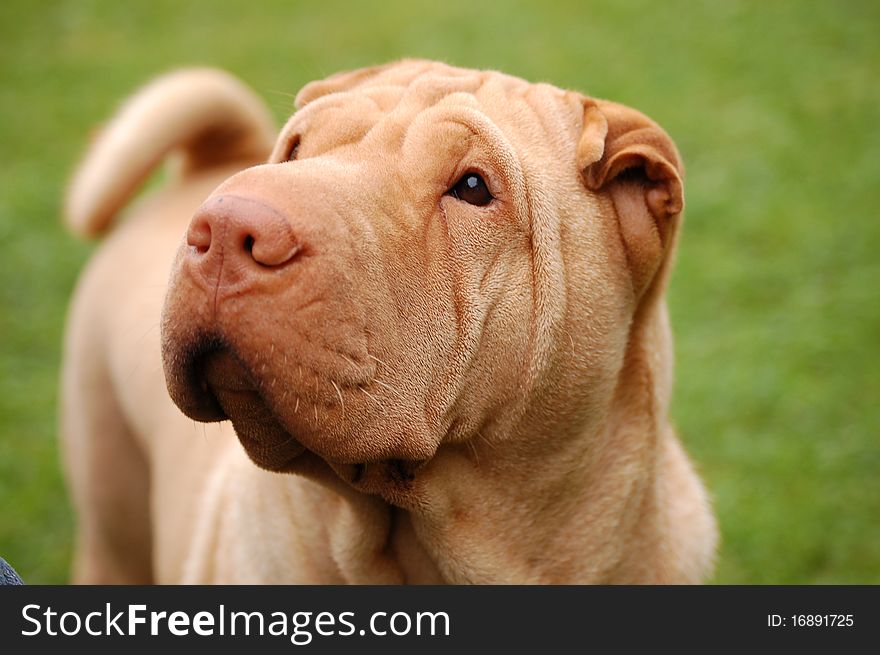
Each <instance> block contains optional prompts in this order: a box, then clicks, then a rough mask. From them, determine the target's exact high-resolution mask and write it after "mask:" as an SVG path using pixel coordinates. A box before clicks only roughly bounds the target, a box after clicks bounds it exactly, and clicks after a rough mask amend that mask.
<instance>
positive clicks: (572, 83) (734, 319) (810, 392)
mask: <svg viewBox="0 0 880 655" xmlns="http://www.w3.org/2000/svg"><path fill="white" fill-rule="evenodd" d="M878 31H880V6H878V5H877V3H873V2H867V1H866V2H855V1H851V2H847V3H831V2H783V1H780V2H773V3H759V2H731V1H729V0H716V1H709V0H707V1H704V2H683V1H667V2H650V3H649V2H638V3H635V2H622V1H619V0H618V1H608V2H594V3H586V2H574V1H572V2H550V1H549V0H548V1H545V2H541V3H525V2H518V3H506V4H504V5H502V3H473V2H458V1H450V2H442V3H441V2H433V3H424V4H422V3H414V2H409V1H401V0H396V1H388V2H382V3H366V2H363V3H357V2H345V3H342V2H330V1H325V2H322V3H297V2H290V1H289V0H284V1H281V0H278V1H276V2H261V3H256V2H241V1H239V0H235V1H224V2H222V3H218V2H202V1H198V2H186V3H179V2H170V1H168V0H162V1H156V2H142V3H121V2H98V1H96V0H95V1H92V2H78V1H72V0H71V1H66V2H63V1H57V0H56V1H46V2H40V3H33V2H25V1H23V0H6V1H5V2H3V3H2V5H0V144H2V157H0V554H2V556H4V557H5V558H6V559H8V560H9V561H10V562H12V563H13V564H14V565H15V566H16V568H17V569H18V570H19V572H20V573H21V574H22V576H23V577H24V578H25V580H26V581H29V582H34V583H36V582H63V581H65V580H66V578H67V562H68V558H69V555H70V541H71V530H72V520H71V516H70V511H69V507H68V504H67V499H66V494H65V490H64V485H63V483H62V478H61V474H60V471H59V467H58V463H57V460H58V456H57V447H56V442H55V423H56V405H57V400H58V398H57V391H56V387H57V371H58V364H59V357H60V349H59V344H60V340H61V334H62V326H63V320H64V313H65V308H66V303H67V298H68V296H69V293H70V290H71V288H72V285H73V283H74V280H75V277H76V274H77V271H78V270H79V269H80V267H81V266H82V264H83V262H84V261H85V259H86V257H87V255H88V252H89V247H88V246H86V245H83V244H80V243H76V242H74V241H73V240H72V239H70V238H69V237H68V236H67V235H65V233H64V232H63V231H62V229H61V228H60V227H59V221H58V215H59V201H60V198H61V195H62V191H63V187H64V183H65V179H66V177H67V176H68V174H69V173H70V171H71V169H72V168H73V166H74V165H75V162H76V159H77V157H78V156H79V153H80V152H81V151H82V150H83V148H84V146H85V144H86V142H87V136H88V134H89V132H90V131H91V130H92V129H93V128H94V127H95V126H96V125H98V124H99V123H100V122H101V121H102V120H104V119H106V117H107V116H108V115H109V113H110V112H111V111H112V109H113V108H114V107H115V106H116V105H117V103H118V102H119V101H120V100H121V99H122V98H123V97H124V96H126V95H127V94H128V93H130V92H131V91H132V90H133V89H134V88H135V87H137V86H138V85H139V84H141V83H142V82H144V81H145V80H146V79H148V78H149V77H151V76H152V75H154V74H156V73H158V72H160V71H163V70H166V69H169V68H173V67H176V66H180V65H186V64H212V65H216V66H221V67H224V68H227V69H229V70H231V71H233V72H235V73H236V74H238V75H240V76H242V77H243V78H244V79H245V80H247V81H248V82H249V83H250V84H251V85H253V86H254V87H255V88H256V89H257V90H258V91H259V92H261V93H262V94H263V95H264V97H266V98H267V100H268V101H269V102H270V103H271V105H272V106H273V108H274V110H275V112H276V115H277V116H278V118H279V120H281V119H282V118H283V117H285V116H286V115H287V114H288V112H289V110H290V98H289V96H287V95H285V94H290V93H293V92H295V91H296V89H298V88H299V86H301V85H302V84H303V83H304V82H306V81H308V80H310V79H313V78H317V77H322V76H324V75H326V74H329V73H331V72H334V71H337V70H340V69H343V68H351V67H359V66H363V65H367V64H371V63H378V62H381V61H385V60H388V59H393V58H397V57H401V56H422V57H431V58H438V59H443V60H446V61H449V62H451V63H455V64H459V65H465V66H475V67H484V68H487V67H493V68H500V69H502V70H505V71H507V72H510V73H514V74H518V75H521V76H524V77H527V78H529V79H533V80H546V81H551V82H554V83H556V84H558V85H561V86H568V87H572V88H577V89H581V90H585V91H588V92H590V93H592V94H593V95H597V96H602V97H608V98H613V99H615V100H619V101H621V102H624V103H627V104H631V105H633V106H635V107H638V108H639V109H641V110H643V111H645V112H646V113H648V114H649V115H651V116H652V117H654V118H655V119H656V120H658V121H659V122H660V123H661V124H662V125H664V126H665V127H666V128H667V130H668V131H669V132H670V133H671V134H672V135H673V137H674V138H675V139H676V141H677V142H678V144H679V146H680V148H681V150H682V153H683V155H684V159H685V162H686V164H687V167H688V178H687V199H688V208H687V213H686V222H685V230H684V233H683V238H682V240H681V247H680V250H679V256H678V268H677V270H676V273H675V276H674V278H673V285H672V288H671V291H670V303H671V309H672V315H673V321H674V327H675V333H676V347H677V378H676V393H675V398H674V406H673V415H674V418H675V421H676V424H677V425H678V427H679V430H680V432H681V434H682V436H683V438H684V440H685V442H686V444H687V446H688V448H689V450H690V451H691V453H692V454H693V455H694V457H695V459H696V460H697V461H698V463H699V466H700V469H701V471H702V473H703V474H704V477H705V478H706V480H707V482H708V485H709V487H710V488H711V490H712V493H713V496H714V498H715V504H716V508H717V510H718V514H719V518H720V522H721V528H722V533H723V545H722V549H721V553H720V559H719V567H718V573H717V576H716V578H715V580H716V581H717V582H719V583H880V438H878V436H880V434H878V433H880V366H878V365H880V298H878V295H880V294H878V292H877V285H878V283H880V257H878V255H877V252H878V248H880V216H878V212H877V209H876V207H877V201H876V193H877V191H878V180H880V156H878V153H880V110H878V107H880V82H878V70H880V39H877V34H878Z"/></svg>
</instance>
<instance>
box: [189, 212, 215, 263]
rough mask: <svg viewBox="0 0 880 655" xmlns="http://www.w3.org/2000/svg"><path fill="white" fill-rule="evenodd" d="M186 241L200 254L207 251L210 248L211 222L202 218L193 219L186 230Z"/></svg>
mask: <svg viewBox="0 0 880 655" xmlns="http://www.w3.org/2000/svg"><path fill="white" fill-rule="evenodd" d="M186 243H187V244H188V245H190V246H192V247H193V248H195V249H196V252H197V253H199V254H200V255H204V254H205V253H206V252H208V250H210V249H211V223H210V222H209V221H208V220H205V219H204V218H203V219H199V220H195V221H193V222H192V223H191V224H190V226H189V229H188V230H187V232H186Z"/></svg>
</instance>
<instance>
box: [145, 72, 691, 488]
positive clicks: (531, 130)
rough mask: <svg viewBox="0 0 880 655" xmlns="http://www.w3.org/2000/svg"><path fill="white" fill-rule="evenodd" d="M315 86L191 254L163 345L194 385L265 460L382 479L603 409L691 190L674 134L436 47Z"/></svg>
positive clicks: (524, 447)
mask: <svg viewBox="0 0 880 655" xmlns="http://www.w3.org/2000/svg"><path fill="white" fill-rule="evenodd" d="M297 107H298V111H297V112H296V113H295V114H294V115H293V117H292V118H291V119H290V120H289V121H288V123H287V124H286V125H285V126H284V128H283V130H282V131H281V134H280V136H279V138H278V141H277V144H276V146H275V149H274V152H273V154H272V156H271V158H270V160H269V161H268V163H266V164H265V165H262V166H257V167H254V168H250V169H247V170H245V171H242V172H241V173H239V174H237V175H235V176H233V177H232V178H230V179H229V180H227V181H226V182H225V183H223V184H222V185H221V186H220V187H219V188H218V189H216V191H214V193H213V194H212V195H211V196H210V197H209V198H208V199H207V200H206V201H205V203H204V204H203V205H202V206H201V208H200V209H199V210H198V212H197V213H196V215H195V216H194V217H193V219H192V223H191V224H190V226H189V229H188V231H187V234H186V237H185V239H184V243H183V244H182V246H181V249H180V251H179V253H178V256H177V260H176V264H175V267H174V270H173V274H172V280H171V285H170V289H169V292H168V296H167V301H166V306H165V310H164V316H163V322H162V330H163V335H162V344H163V357H164V364H165V372H166V377H167V381H168V387H169V390H170V392H171V396H172V398H173V399H174V401H175V402H176V403H177V404H178V405H179V406H180V408H181V409H182V410H183V411H184V412H185V413H186V414H187V415H188V416H191V417H192V418H194V419H197V420H201V421H216V420H224V419H227V418H229V419H231V420H232V423H233V425H234V426H235V429H236V432H237V433H238V435H239V437H240V439H241V441H242V443H243V445H244V447H245V449H246V450H247V452H248V454H249V455H250V456H251V458H252V459H253V460H254V461H255V462H256V463H257V464H259V465H261V466H263V467H265V468H268V469H272V470H278V471H295V470H299V469H300V468H302V467H304V466H306V465H305V464H303V462H311V463H310V464H309V466H312V465H315V462H326V463H328V464H330V466H331V467H332V468H333V470H335V471H336V473H337V474H338V475H339V476H340V477H342V478H343V479H344V480H346V481H347V482H349V483H351V484H353V485H355V486H356V487H359V488H362V489H365V490H368V491H369V490H381V489H382V488H383V485H385V486H388V485H391V486H394V485H397V486H398V487H399V486H405V485H406V484H407V481H408V480H409V479H411V477H412V476H413V475H414V474H415V471H416V470H417V468H418V466H419V465H420V464H421V463H423V462H425V461H427V460H430V459H431V458H432V457H433V456H434V455H435V453H436V452H437V450H438V449H439V448H441V447H447V446H449V447H456V444H462V443H464V442H469V441H472V440H485V441H486V442H491V443H493V444H494V447H497V448H499V449H504V450H506V451H508V452H511V453H516V454H517V455H516V456H521V457H524V456H527V455H529V456H530V455H537V456H540V454H541V453H542V452H549V451H551V450H552V449H554V448H556V447H557V446H558V445H559V444H560V443H563V442H565V440H566V439H568V438H573V437H574V435H575V433H576V432H581V431H582V430H583V427H584V426H585V424H589V423H591V422H592V423H597V422H599V421H601V420H603V412H604V411H605V408H607V406H608V405H609V403H610V402H611V398H612V395H613V394H614V390H615V386H616V380H617V378H618V376H619V374H620V371H621V368H622V366H623V362H624V358H625V354H626V351H627V348H628V345H629V342H630V337H631V326H632V325H633V321H634V317H635V316H637V314H638V313H639V312H641V311H645V310H644V307H645V306H646V304H649V303H650V302H652V299H656V298H657V297H658V296H659V294H660V293H661V292H662V286H663V282H664V278H665V271H666V269H667V268H668V267H666V266H665V265H664V263H665V262H666V261H667V260H668V253H669V251H670V250H671V246H672V242H673V237H674V234H675V227H676V223H677V220H678V215H679V213H680V212H681V209H682V202H683V199H682V183H681V177H680V176H681V168H680V163H679V159H678V155H677V153H676V150H675V147H674V145H673V144H672V142H671V141H670V140H669V138H668V137H667V136H666V134H665V133H664V132H663V131H662V130H661V129H660V128H659V127H657V125H655V124H654V123H653V122H651V121H650V120H649V119H647V118H645V117H644V116H643V115H641V114H639V113H637V112H635V111H633V110H631V109H628V108H625V107H622V106H619V105H616V104H613V103H609V102H604V101H598V100H593V99H589V98H585V97H584V96H581V95H579V94H576V93H572V92H567V91H562V90H559V89H557V88H555V87H551V86H548V85H544V84H539V85H532V84H529V83H527V82H525V81H523V80H520V79H517V78H513V77H509V76H506V75H502V74H499V73H495V72H482V71H471V70H462V69H457V68H452V67H449V66H446V65H443V64H437V63H430V62H412V61H409V62H401V63H397V64H392V65H388V66H384V67H379V68H373V69H366V70H361V71H356V72H353V73H346V74H341V75H337V76H334V77H331V78H329V79H327V80H324V81H321V82H313V83H311V84H309V85H307V86H306V87H305V88H304V89H303V90H302V91H301V92H300V94H299V96H298V98H297ZM525 425H531V426H536V425H540V426H542V430H540V431H533V432H531V433H529V436H528V438H526V437H524V436H523V435H525V434H527V433H528V431H524V430H521V429H520V430H515V429H514V428H515V427H516V426H525ZM513 434H517V435H519V436H518V437H517V440H516V441H517V442H516V443H511V439H512V437H511V435H513Z"/></svg>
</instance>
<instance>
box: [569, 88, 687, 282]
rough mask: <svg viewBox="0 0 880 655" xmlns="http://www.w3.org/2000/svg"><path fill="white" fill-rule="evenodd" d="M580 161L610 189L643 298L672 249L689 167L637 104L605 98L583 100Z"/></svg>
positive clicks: (592, 179)
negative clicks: (682, 161)
mask: <svg viewBox="0 0 880 655" xmlns="http://www.w3.org/2000/svg"><path fill="white" fill-rule="evenodd" d="M577 160H578V165H579V167H580V169H581V171H582V173H583V176H584V181H585V182H586V185H587V187H589V188H590V189H592V190H593V191H597V192H607V193H608V194H609V195H610V197H611V200H612V202H613V203H614V208H615V210H616V211H617V216H618V220H619V221H620V233H621V235H622V237H623V243H624V246H625V247H626V256H627V261H628V263H629V268H630V271H631V273H632V278H633V288H634V289H635V292H636V295H637V296H638V297H641V295H642V294H643V293H644V292H645V290H646V289H647V288H648V287H649V286H650V284H651V282H652V280H653V279H654V277H655V276H656V275H657V271H658V270H659V269H660V266H661V264H662V263H663V261H664V259H665V258H666V255H667V253H668V252H669V250H670V247H671V244H672V241H673V237H674V236H675V229H676V227H677V223H678V217H679V215H680V214H681V211H682V209H683V208H684V188H683V186H682V175H683V173H684V170H683V168H682V165H681V159H680V158H679V155H678V150H677V149H676V148H675V144H674V143H673V142H672V139H670V138H669V135H667V134H666V132H664V131H663V129H662V128H660V126H658V125H657V124H656V123H654V121H652V120H651V119H649V118H648V117H647V116H645V115H644V114H641V113H639V112H637V111H636V110H634V109H630V108H629V107H625V106H623V105H619V104H616V103H613V102H608V101H605V100H592V99H587V100H586V101H585V103H584V129H583V132H582V134H581V138H580V141H579V142H578V149H577Z"/></svg>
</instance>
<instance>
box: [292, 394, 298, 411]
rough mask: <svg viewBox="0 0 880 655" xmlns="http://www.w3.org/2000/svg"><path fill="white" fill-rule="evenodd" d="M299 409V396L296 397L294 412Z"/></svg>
mask: <svg viewBox="0 0 880 655" xmlns="http://www.w3.org/2000/svg"><path fill="white" fill-rule="evenodd" d="M298 411H299V396H297V397H296V406H295V407H294V408H293V413H294V414H296V413H297V412H298Z"/></svg>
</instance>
